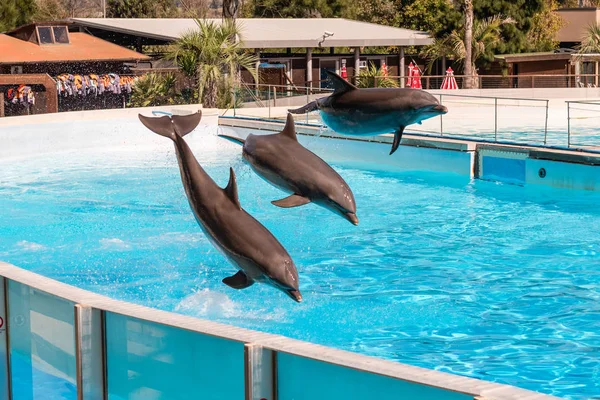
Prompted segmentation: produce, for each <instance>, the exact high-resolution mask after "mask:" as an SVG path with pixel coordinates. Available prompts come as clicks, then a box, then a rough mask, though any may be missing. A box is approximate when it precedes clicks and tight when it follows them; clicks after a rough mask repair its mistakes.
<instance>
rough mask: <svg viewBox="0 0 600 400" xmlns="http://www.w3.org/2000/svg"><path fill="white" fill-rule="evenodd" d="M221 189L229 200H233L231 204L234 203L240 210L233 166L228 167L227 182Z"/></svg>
mask: <svg viewBox="0 0 600 400" xmlns="http://www.w3.org/2000/svg"><path fill="white" fill-rule="evenodd" d="M223 190H224V191H225V193H226V194H227V197H229V198H230V199H231V201H233V204H235V205H236V206H237V208H239V209H240V210H241V209H242V206H241V205H240V199H239V197H238V189H237V182H236V181H235V172H233V168H231V167H230V168H229V182H228V183H227V186H225V189H223Z"/></svg>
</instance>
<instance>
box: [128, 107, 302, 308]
mask: <svg viewBox="0 0 600 400" xmlns="http://www.w3.org/2000/svg"><path fill="white" fill-rule="evenodd" d="M139 118H140V120H141V121H142V123H143V124H144V125H145V126H146V127H147V128H148V129H150V130H151V131H153V132H155V133H157V134H159V135H161V136H165V137H168V138H169V139H171V140H173V142H174V143H175V152H176V154H177V160H178V162H179V170H180V173H181V180H182V182H183V187H184V189H185V193H186V195H187V198H188V201H189V203H190V207H191V208H192V211H193V213H194V215H195V217H196V220H197V221H198V224H199V225H200V227H201V228H202V230H203V231H204V233H205V234H206V236H207V237H208V238H209V239H210V241H211V242H212V244H213V245H214V246H215V247H216V248H217V249H218V250H219V251H221V252H222V253H223V254H224V255H225V257H227V259H228V260H229V261H230V262H231V263H232V264H233V265H235V266H236V267H237V268H238V269H239V271H238V272H237V273H236V274H235V275H233V276H230V277H227V278H225V279H223V283H225V284H226V285H228V286H230V287H232V288H234V289H244V288H247V287H249V286H251V285H252V284H253V283H254V282H264V283H267V284H270V285H272V286H274V287H275V288H277V289H279V290H281V291H283V292H284V293H286V294H287V295H288V296H290V297H291V298H292V299H294V300H295V301H297V302H300V301H301V300H302V295H301V294H300V291H299V290H298V272H297V270H296V266H295V265H294V262H293V261H292V259H291V257H290V256H289V254H288V253H287V251H286V250H285V249H284V248H283V246H282V245H281V244H280V243H279V241H277V239H276V238H275V237H274V236H273V235H272V234H271V232H269V230H267V228H265V227H264V226H263V225H262V224H261V223H260V222H258V221H257V220H256V219H254V218H253V217H252V216H251V215H250V214H248V213H247V212H246V211H244V209H242V207H241V206H240V202H239V199H238V193H237V183H236V179H235V174H234V172H233V169H231V168H230V170H229V183H228V184H227V186H226V187H225V189H221V188H220V187H219V186H217V184H216V183H215V182H214V181H213V180H212V179H211V177H210V176H209V175H208V174H207V173H206V172H205V171H204V169H203V168H202V167H201V166H200V164H199V163H198V161H197V160H196V158H195V157H194V154H193V153H192V151H191V149H190V148H189V146H188V145H187V143H186V142H185V140H183V136H185V135H186V134H188V133H190V132H191V131H193V130H194V129H195V128H196V126H197V125H198V123H199V122H200V118H201V114H200V113H197V114H192V115H186V116H177V115H173V116H172V117H169V116H164V117H160V118H152V117H145V116H142V115H139Z"/></svg>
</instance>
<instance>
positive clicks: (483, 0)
mask: <svg viewBox="0 0 600 400" xmlns="http://www.w3.org/2000/svg"><path fill="white" fill-rule="evenodd" d="M544 2H545V0H477V1H474V2H473V8H474V14H475V18H476V19H480V20H484V19H486V18H490V17H491V16H494V15H504V16H506V17H508V18H511V19H512V20H513V21H514V23H511V24H505V25H504V26H503V27H502V28H501V32H502V37H503V38H504V40H502V41H501V42H498V43H497V44H496V47H495V48H494V49H493V50H494V51H495V52H496V53H500V54H506V53H521V52H523V51H528V50H530V44H529V42H528V38H527V33H528V32H529V30H530V29H531V27H532V24H533V18H534V16H535V15H536V14H537V13H539V12H540V11H542V10H543V8H544Z"/></svg>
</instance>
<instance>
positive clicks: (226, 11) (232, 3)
mask: <svg viewBox="0 0 600 400" xmlns="http://www.w3.org/2000/svg"><path fill="white" fill-rule="evenodd" d="M239 8H240V1H239V0H223V18H224V19H229V18H230V19H232V20H235V19H236V18H237V13H238V9H239Z"/></svg>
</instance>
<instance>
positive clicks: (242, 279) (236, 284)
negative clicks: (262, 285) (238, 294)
mask: <svg viewBox="0 0 600 400" xmlns="http://www.w3.org/2000/svg"><path fill="white" fill-rule="evenodd" d="M223 283H224V284H226V285H227V286H229V287H231V288H234V289H246V288H247V287H250V286H252V284H254V281H253V280H252V279H250V278H248V276H247V275H246V274H245V273H243V272H242V271H238V272H237V273H236V274H235V275H232V276H228V277H227V278H224V279H223Z"/></svg>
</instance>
